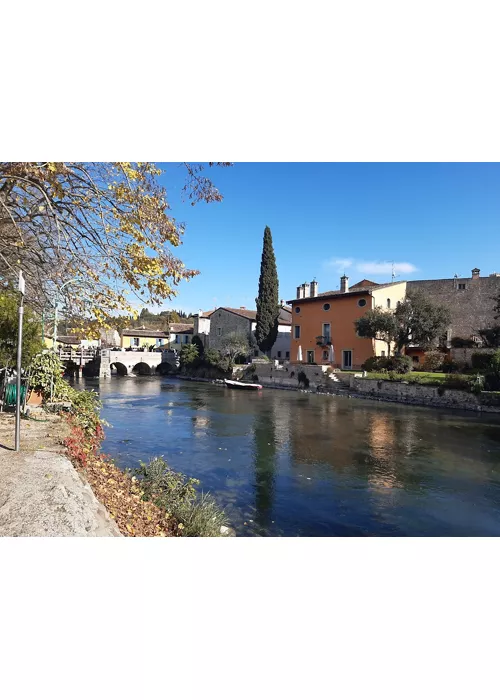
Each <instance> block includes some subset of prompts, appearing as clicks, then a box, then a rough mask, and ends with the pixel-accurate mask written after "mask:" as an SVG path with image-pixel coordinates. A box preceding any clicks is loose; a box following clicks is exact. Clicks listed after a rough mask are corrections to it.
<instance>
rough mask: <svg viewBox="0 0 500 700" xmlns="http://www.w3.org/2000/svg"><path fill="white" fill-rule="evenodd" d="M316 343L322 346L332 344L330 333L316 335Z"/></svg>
mask: <svg viewBox="0 0 500 700" xmlns="http://www.w3.org/2000/svg"><path fill="white" fill-rule="evenodd" d="M316 345H319V346H320V347H326V346H328V345H332V339H331V337H330V336H329V335H317V336H316Z"/></svg>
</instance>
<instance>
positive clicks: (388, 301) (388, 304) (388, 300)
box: [387, 299, 391, 309]
mask: <svg viewBox="0 0 500 700" xmlns="http://www.w3.org/2000/svg"><path fill="white" fill-rule="evenodd" d="M387 308H388V309H390V308H391V300H390V299H387Z"/></svg>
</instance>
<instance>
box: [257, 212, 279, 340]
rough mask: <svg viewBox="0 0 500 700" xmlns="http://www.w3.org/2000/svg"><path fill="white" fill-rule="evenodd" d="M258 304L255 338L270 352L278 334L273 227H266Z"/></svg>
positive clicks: (276, 277)
mask: <svg viewBox="0 0 500 700" xmlns="http://www.w3.org/2000/svg"><path fill="white" fill-rule="evenodd" d="M255 302H256V304H257V327H256V329H255V339H256V341H257V345H258V346H259V348H260V350H261V351H262V352H268V351H269V350H270V349H271V348H272V346H273V345H274V343H275V342H276V338H277V336H278V318H279V313H280V308H279V305H278V272H277V270H276V258H275V256H274V249H273V239H272V236H271V229H270V228H269V226H266V228H265V229H264V245H263V247H262V260H261V263H260V277H259V296H258V297H257V299H256V300H255Z"/></svg>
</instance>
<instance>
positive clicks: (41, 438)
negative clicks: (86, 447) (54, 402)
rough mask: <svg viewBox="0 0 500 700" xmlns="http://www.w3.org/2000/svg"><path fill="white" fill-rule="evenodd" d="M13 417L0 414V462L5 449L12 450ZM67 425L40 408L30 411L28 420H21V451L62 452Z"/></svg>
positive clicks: (9, 414)
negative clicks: (62, 442)
mask: <svg viewBox="0 0 500 700" xmlns="http://www.w3.org/2000/svg"><path fill="white" fill-rule="evenodd" d="M14 430H15V416H14V414H13V413H0V461H1V460H2V457H3V458H5V456H6V455H5V454H4V452H5V451H6V448H7V449H8V450H11V449H13V448H14ZM67 434H68V427H67V424H66V423H65V422H64V421H63V420H62V419H61V418H60V417H59V416H57V415H55V414H52V413H46V412H45V411H42V409H40V408H33V409H31V415H30V418H27V419H26V418H22V419H21V450H22V451H23V452H33V451H34V450H48V451H49V452H64V447H63V445H61V441H62V440H63V439H64V438H65V437H66V436H67Z"/></svg>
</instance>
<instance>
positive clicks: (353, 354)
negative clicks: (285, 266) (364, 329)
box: [287, 275, 406, 369]
mask: <svg viewBox="0 0 500 700" xmlns="http://www.w3.org/2000/svg"><path fill="white" fill-rule="evenodd" d="M405 294H406V282H390V283H387V284H376V283H375V282H371V281H370V280H362V281H361V282H358V283H357V284H355V285H353V286H352V287H349V278H348V277H346V276H345V275H344V276H343V277H341V280H340V289H337V290H332V291H329V292H323V293H322V294H319V293H318V284H317V282H315V281H313V282H311V284H308V283H305V284H303V285H301V286H300V287H297V298H296V299H292V300H290V301H288V302H287V303H288V304H290V305H291V306H292V338H291V347H290V361H291V362H294V363H304V364H306V363H316V364H318V365H320V364H325V365H331V366H333V367H337V368H339V369H360V368H361V365H362V364H363V362H365V360H367V359H368V358H369V357H372V356H373V355H378V356H383V355H385V354H386V352H387V345H386V344H385V343H384V342H382V341H379V340H371V339H369V338H360V337H359V336H358V335H357V334H356V331H355V328H354V321H355V320H356V319H358V318H360V317H361V316H363V314H365V313H366V312H367V311H368V310H369V309H374V308H375V307H382V308H383V309H395V308H396V306H397V303H398V302H399V301H402V300H403V299H404V297H405Z"/></svg>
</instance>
